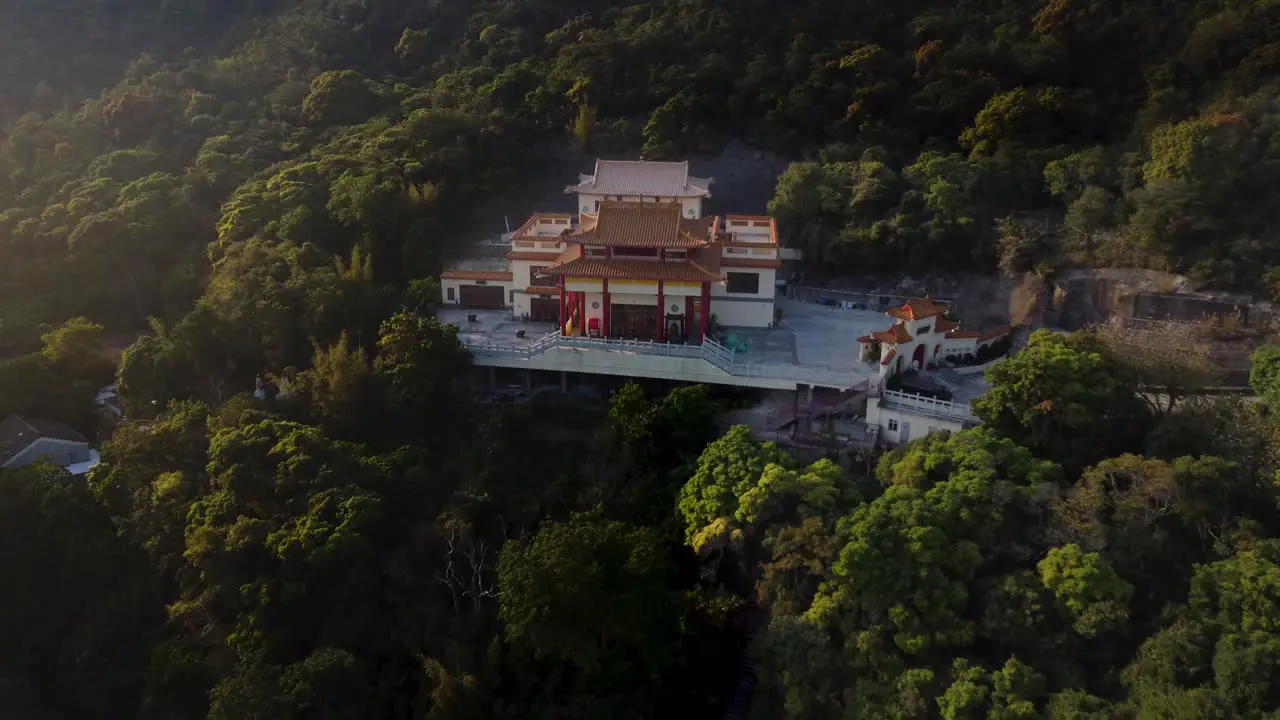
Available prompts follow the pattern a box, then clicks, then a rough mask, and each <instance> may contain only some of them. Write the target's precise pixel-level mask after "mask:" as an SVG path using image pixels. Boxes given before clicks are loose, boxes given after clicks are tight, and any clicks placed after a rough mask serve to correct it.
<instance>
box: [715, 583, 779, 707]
mask: <svg viewBox="0 0 1280 720" xmlns="http://www.w3.org/2000/svg"><path fill="white" fill-rule="evenodd" d="M767 622H768V618H767V617H766V616H765V613H764V611H763V610H761V609H760V607H759V606H757V605H756V604H755V603H751V604H750V605H749V606H748V607H747V608H746V610H745V611H744V612H743V618H742V624H743V633H742V639H743V644H742V658H741V659H740V660H739V663H738V675H737V679H736V680H735V681H734V684H733V693H732V695H730V696H729V703H728V705H727V706H726V707H725V712H724V720H747V715H748V713H749V712H750V711H751V697H752V695H754V693H755V689H756V683H757V679H756V661H755V658H754V657H753V656H752V654H751V651H752V645H754V644H755V640H756V636H757V635H759V634H760V631H761V630H764V628H765V625H766V623H767Z"/></svg>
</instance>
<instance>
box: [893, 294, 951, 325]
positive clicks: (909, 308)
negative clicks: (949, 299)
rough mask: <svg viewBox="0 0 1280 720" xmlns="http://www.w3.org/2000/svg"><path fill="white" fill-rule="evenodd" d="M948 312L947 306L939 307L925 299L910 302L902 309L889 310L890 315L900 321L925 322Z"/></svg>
mask: <svg viewBox="0 0 1280 720" xmlns="http://www.w3.org/2000/svg"><path fill="white" fill-rule="evenodd" d="M946 311H947V307H946V306H945V305H939V304H938V303H936V302H934V301H932V300H930V299H929V298H924V299H923V300H908V301H907V302H906V303H905V304H904V305H903V306H902V307H900V308H889V310H888V315H890V316H891V317H895V318H898V319H899V320H923V319H925V318H930V317H936V316H938V315H942V314H943V313H945V312H946Z"/></svg>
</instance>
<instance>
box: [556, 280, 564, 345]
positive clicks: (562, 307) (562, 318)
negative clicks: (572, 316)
mask: <svg viewBox="0 0 1280 720" xmlns="http://www.w3.org/2000/svg"><path fill="white" fill-rule="evenodd" d="M564 323H565V316H564V276H563V275H561V276H560V327H558V328H556V329H557V330H559V331H560V332H564Z"/></svg>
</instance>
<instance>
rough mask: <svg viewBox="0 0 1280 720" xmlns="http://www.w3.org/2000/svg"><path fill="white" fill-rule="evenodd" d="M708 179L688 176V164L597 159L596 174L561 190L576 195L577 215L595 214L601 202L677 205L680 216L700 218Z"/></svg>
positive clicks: (709, 192) (707, 193)
mask: <svg viewBox="0 0 1280 720" xmlns="http://www.w3.org/2000/svg"><path fill="white" fill-rule="evenodd" d="M711 183H712V179H711V178H696V177H690V176H689V163H687V162H678V163H675V162H645V161H639V160H597V161H596V169H595V172H594V173H593V174H591V175H579V176H578V184H577V185H570V186H568V187H566V188H565V189H564V191H565V192H566V193H569V194H572V195H577V196H578V212H581V213H595V212H597V211H598V210H599V209H600V205H601V203H605V202H608V201H610V200H612V201H614V202H633V203H646V202H651V203H659V202H674V203H676V204H678V205H680V217H682V218H685V219H687V220H697V219H698V218H700V217H702V199H703V198H709V197H711Z"/></svg>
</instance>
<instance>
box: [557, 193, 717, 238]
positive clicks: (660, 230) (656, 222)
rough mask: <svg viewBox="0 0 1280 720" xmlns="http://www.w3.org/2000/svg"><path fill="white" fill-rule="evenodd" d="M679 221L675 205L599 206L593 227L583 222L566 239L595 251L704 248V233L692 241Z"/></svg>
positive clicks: (609, 203) (605, 203)
mask: <svg viewBox="0 0 1280 720" xmlns="http://www.w3.org/2000/svg"><path fill="white" fill-rule="evenodd" d="M681 221H682V218H681V217H680V205H679V204H678V203H627V202H602V203H600V211H599V212H598V213H597V214H596V221H595V224H594V225H593V226H591V227H587V225H588V223H586V222H584V223H583V224H582V228H580V229H579V231H578V232H577V233H575V234H573V235H569V236H567V237H568V239H569V240H571V241H572V242H576V243H580V244H583V245H594V246H597V247H618V246H623V247H653V248H700V247H706V245H707V240H706V230H705V229H704V230H703V231H702V232H703V235H702V236H701V237H695V236H694V235H691V234H690V233H689V231H688V230H687V229H685V227H684V225H683V223H682V222H681ZM694 229H695V230H696V229H697V228H696V227H695V228H694Z"/></svg>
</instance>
